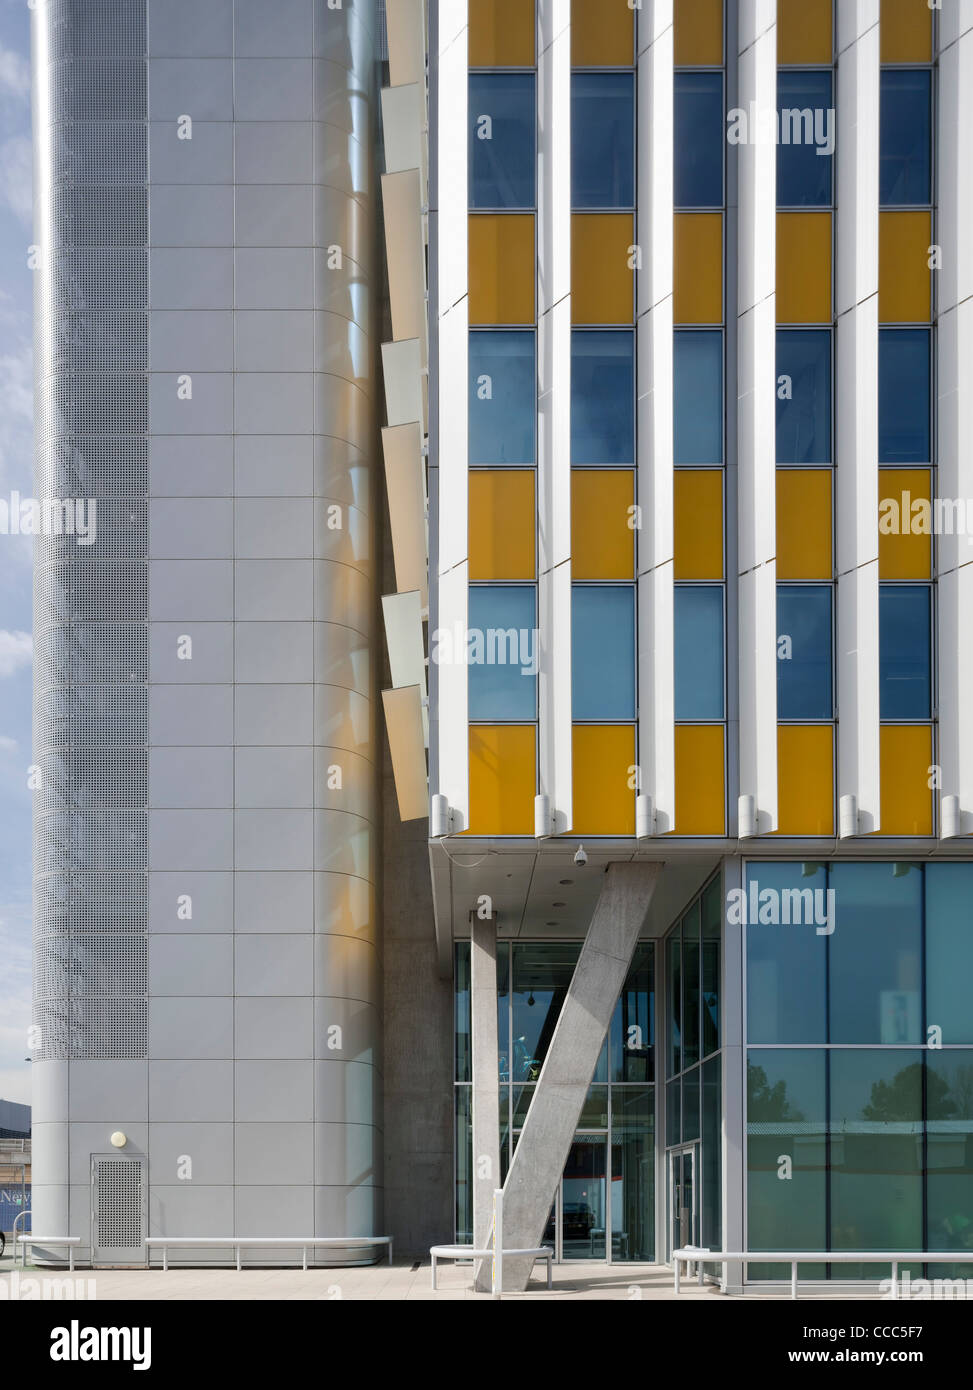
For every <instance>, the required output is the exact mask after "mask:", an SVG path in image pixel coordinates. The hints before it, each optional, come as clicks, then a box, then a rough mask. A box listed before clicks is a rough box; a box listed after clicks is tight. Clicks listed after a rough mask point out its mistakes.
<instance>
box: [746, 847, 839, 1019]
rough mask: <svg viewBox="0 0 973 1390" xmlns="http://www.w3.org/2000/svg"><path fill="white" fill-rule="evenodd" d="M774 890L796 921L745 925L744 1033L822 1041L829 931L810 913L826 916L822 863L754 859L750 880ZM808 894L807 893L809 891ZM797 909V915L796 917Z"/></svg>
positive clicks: (759, 886)
mask: <svg viewBox="0 0 973 1390" xmlns="http://www.w3.org/2000/svg"><path fill="white" fill-rule="evenodd" d="M754 882H755V883H756V884H757V891H758V892H763V891H764V890H765V889H770V890H772V891H773V892H774V893H775V894H776V895H779V900H780V902H781V903H782V904H783V902H784V901H785V898H784V895H785V894H786V895H788V897H787V899H786V901H787V902H788V903H790V904H793V906H792V907H790V908H789V914H788V915H789V918H790V920H791V921H792V922H793V921H794V920H795V918H797V920H799V921H800V922H801V923H802V925H800V926H781V925H780V924H774V923H773V922H770V923H761V922H760V921H757V922H753V921H750V922H749V923H748V926H747V1038H748V1040H749V1041H750V1042H752V1043H821V1042H824V1041H826V1038H827V1016H826V1010H827V1005H826V999H827V992H826V978H827V937H826V936H825V935H823V934H822V935H820V936H819V935H818V934H817V931H816V929H815V925H814V923H813V922H809V916H810V915H811V914H814V912H815V909H816V906H817V907H818V908H821V909H824V910H821V911H818V912H817V916H818V917H825V913H826V905H827V898H826V897H825V893H826V891H827V883H826V875H825V869H824V865H823V864H752V865H751V866H750V869H749V877H748V889H749V883H754ZM808 894H810V895H811V896H810V897H809V896H808ZM798 913H799V914H800V916H799V917H798Z"/></svg>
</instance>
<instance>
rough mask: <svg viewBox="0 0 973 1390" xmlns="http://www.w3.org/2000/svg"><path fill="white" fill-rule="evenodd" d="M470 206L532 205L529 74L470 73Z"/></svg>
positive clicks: (532, 118) (532, 128)
mask: <svg viewBox="0 0 973 1390" xmlns="http://www.w3.org/2000/svg"><path fill="white" fill-rule="evenodd" d="M469 103H470V104H469V116H468V119H469V161H470V169H469V180H470V207H471V208H532V207H533V206H534V168H535V159H534V139H535V131H536V128H537V122H536V119H535V115H534V74H533V73H532V72H502V73H493V72H491V73H484V72H475V73H474V72H471V73H470V87H469Z"/></svg>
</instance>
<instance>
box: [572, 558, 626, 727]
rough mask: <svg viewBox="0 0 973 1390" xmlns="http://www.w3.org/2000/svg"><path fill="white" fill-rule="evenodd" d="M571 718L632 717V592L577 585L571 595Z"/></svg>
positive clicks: (617, 586) (616, 587) (620, 587)
mask: <svg viewBox="0 0 973 1390" xmlns="http://www.w3.org/2000/svg"><path fill="white" fill-rule="evenodd" d="M571 714H572V718H574V719H576V720H579V721H583V720H601V719H610V720H614V719H634V718H635V590H634V588H633V587H632V586H631V585H620V584H610V585H608V584H605V585H602V584H598V585H586V584H575V585H574V586H573V588H572V590H571Z"/></svg>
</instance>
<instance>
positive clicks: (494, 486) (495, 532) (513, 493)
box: [469, 468, 537, 580]
mask: <svg viewBox="0 0 973 1390" xmlns="http://www.w3.org/2000/svg"><path fill="white" fill-rule="evenodd" d="M469 495H470V506H469V542H470V546H469V555H470V579H471V580H483V579H533V578H534V577H535V574H536V562H535V559H534V555H535V537H536V535H537V519H536V518H537V512H536V508H535V504H534V473H533V470H531V469H516V468H504V469H499V468H498V469H490V470H481V469H474V470H473V471H472V472H471V473H470V494H469Z"/></svg>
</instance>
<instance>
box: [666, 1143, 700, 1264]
mask: <svg viewBox="0 0 973 1390" xmlns="http://www.w3.org/2000/svg"><path fill="white" fill-rule="evenodd" d="M697 1243H698V1242H697V1239H696V1145H695V1144H692V1145H690V1146H689V1147H688V1148H685V1149H673V1150H672V1152H671V1153H670V1154H669V1254H670V1256H671V1255H672V1252H673V1250H684V1249H685V1248H686V1247H687V1246H689V1245H696V1244H697Z"/></svg>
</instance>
